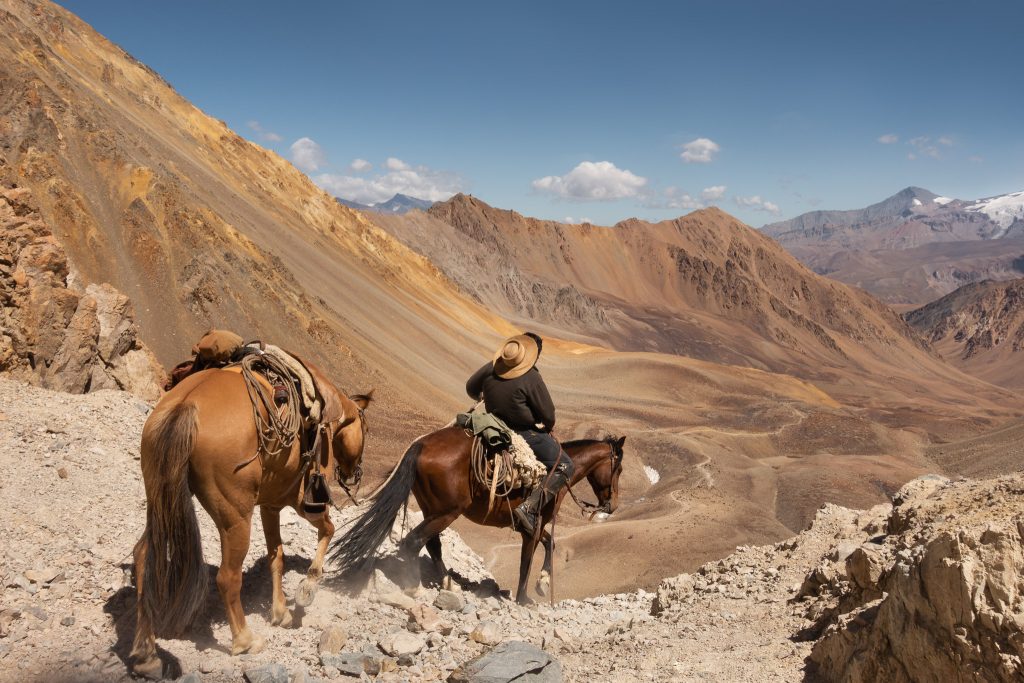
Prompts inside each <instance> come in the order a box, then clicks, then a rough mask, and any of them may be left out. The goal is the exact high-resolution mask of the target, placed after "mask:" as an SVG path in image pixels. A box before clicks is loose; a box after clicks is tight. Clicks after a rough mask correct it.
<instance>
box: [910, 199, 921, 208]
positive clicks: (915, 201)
mask: <svg viewBox="0 0 1024 683" xmlns="http://www.w3.org/2000/svg"><path fill="white" fill-rule="evenodd" d="M910 203H911V204H912V205H913V206H921V200H920V199H918V198H917V197H914V201H912V202H910Z"/></svg>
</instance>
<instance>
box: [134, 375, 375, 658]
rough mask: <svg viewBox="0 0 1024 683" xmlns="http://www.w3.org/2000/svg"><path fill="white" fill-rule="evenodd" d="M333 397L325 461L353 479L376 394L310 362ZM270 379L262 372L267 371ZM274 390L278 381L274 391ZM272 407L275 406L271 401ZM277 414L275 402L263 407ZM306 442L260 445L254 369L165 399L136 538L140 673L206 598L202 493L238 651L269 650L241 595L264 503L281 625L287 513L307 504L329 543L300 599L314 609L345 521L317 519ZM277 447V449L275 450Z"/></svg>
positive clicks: (146, 465) (151, 440) (155, 421)
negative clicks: (250, 377)
mask: <svg viewBox="0 0 1024 683" xmlns="http://www.w3.org/2000/svg"><path fill="white" fill-rule="evenodd" d="M308 368H309V370H310V373H311V374H312V375H313V377H314V379H315V380H316V382H317V386H318V389H319V390H320V393H321V395H322V399H323V402H324V405H323V411H322V414H323V422H324V423H325V425H324V427H323V430H324V431H322V432H321V440H320V442H319V443H320V446H321V448H320V452H319V453H316V454H314V457H316V458H319V461H320V463H321V465H322V468H323V471H325V472H326V473H328V474H330V473H334V476H336V477H337V479H338V480H339V482H340V483H341V484H342V485H348V484H349V483H353V482H354V481H355V480H357V479H358V477H359V476H360V473H361V470H360V462H361V460H362V455H363V443H364V437H365V434H366V429H367V428H366V420H365V418H364V415H363V410H364V409H365V408H366V406H367V405H368V404H369V402H370V400H371V395H372V393H373V392H370V394H367V395H357V396H351V397H348V396H345V395H343V394H341V393H340V392H339V391H338V390H337V389H336V388H335V387H334V386H333V385H332V384H331V383H330V382H328V381H327V380H326V379H325V377H324V376H323V374H322V373H321V372H320V371H319V370H318V369H316V368H314V367H312V366H308ZM259 379H260V383H261V385H263V384H264V380H263V378H262V377H260V378H259ZM263 388H264V390H268V391H270V392H271V394H272V391H273V390H272V388H271V387H270V385H269V383H267V384H265V386H263ZM271 405H272V404H271ZM258 409H259V410H260V412H261V416H262V418H263V419H264V420H266V419H267V417H268V416H267V414H266V409H265V408H264V406H262V405H261V406H259V408H258ZM300 441H301V439H295V441H294V442H293V443H292V445H291V447H290V448H285V449H280V452H279V453H277V454H276V455H274V456H270V455H268V454H266V453H263V452H262V451H260V449H259V439H258V435H257V427H256V424H255V420H254V415H253V406H252V403H251V402H250V398H249V394H248V391H247V389H246V384H245V380H244V379H243V377H242V374H241V373H240V372H238V371H237V370H235V369H232V368H226V369H212V370H204V371H202V372H198V373H196V374H195V375H192V376H189V377H187V378H185V379H184V380H182V381H181V383H180V384H178V385H177V386H175V387H174V388H173V389H172V390H171V391H169V392H168V393H167V394H165V395H164V396H163V398H161V399H160V401H159V403H157V405H156V408H155V409H154V410H153V413H152V414H151V415H150V416H149V419H147V420H146V424H145V427H144V428H143V431H142V476H143V480H144V481H145V486H146V530H145V532H144V533H143V535H142V538H140V539H139V542H138V543H137V544H136V545H135V580H136V586H137V592H138V605H137V620H136V627H135V639H134V642H133V645H132V651H131V659H132V662H133V667H132V669H133V671H134V672H135V673H136V674H138V675H143V676H147V677H159V676H160V675H161V674H162V662H161V660H160V658H159V656H158V655H157V651H156V634H160V635H161V636H165V635H166V636H170V635H177V634H180V633H181V632H182V631H184V630H185V628H186V627H188V626H189V625H190V624H191V623H192V621H193V620H194V618H195V617H196V615H197V614H198V613H199V611H200V610H201V609H202V607H203V605H204V603H205V602H206V596H207V582H208V573H207V568H206V562H205V560H204V559H203V548H202V544H201V540H200V537H199V522H198V519H197V518H196V514H195V508H194V507H193V504H192V496H193V495H195V497H196V498H197V499H198V500H199V502H200V504H201V505H202V506H203V508H205V509H206V511H207V512H208V513H209V515H210V517H211V518H212V519H213V521H214V523H215V524H216V525H217V530H218V531H219V532H220V545H221V558H222V559H221V565H220V569H219V570H218V572H217V588H218V590H219V592H220V595H221V598H222V599H223V600H224V607H225V609H226V611H227V618H228V623H229V625H230V627H231V654H233V655H237V654H241V653H243V652H257V651H259V650H260V649H261V648H262V647H263V639H262V638H260V637H258V636H256V635H254V634H253V633H252V631H250V630H249V628H248V626H247V625H246V622H245V613H244V612H243V611H242V603H241V600H240V594H241V588H242V563H243V561H244V560H245V556H246V553H247V552H248V550H249V534H250V529H251V525H252V512H253V508H254V507H255V506H257V505H259V506H260V516H261V518H262V521H263V531H264V534H265V535H266V539H267V559H268V562H269V564H270V573H271V577H272V581H273V602H272V610H271V623H273V624H275V625H281V626H288V625H289V624H290V623H291V620H292V615H291V613H290V612H289V611H288V608H287V605H286V603H285V597H284V592H283V591H282V589H281V576H282V574H283V572H284V549H283V546H282V544H281V532H280V526H279V522H280V512H281V509H282V508H284V507H286V506H287V507H292V508H295V509H296V511H297V512H298V513H299V514H300V515H302V516H304V517H306V519H308V521H309V522H310V523H312V524H313V526H315V527H316V529H317V531H318V532H319V533H318V539H319V542H318V544H317V552H316V556H315V558H314V560H313V562H312V565H311V566H310V568H309V575H308V577H307V578H306V579H305V580H304V581H303V583H302V585H301V586H300V590H299V592H300V595H299V596H298V597H297V598H296V602H297V603H298V604H300V605H307V604H309V602H310V601H312V598H313V595H314V593H315V592H316V587H317V582H318V581H319V579H320V576H321V575H322V571H323V562H324V554H325V552H326V550H327V544H328V543H329V541H330V540H331V537H332V536H333V535H334V525H333V524H331V520H330V518H329V517H328V514H327V512H326V510H325V511H324V512H323V513H322V514H319V515H309V516H306V515H305V514H304V513H303V508H302V505H301V503H302V499H303V488H304V481H303V480H304V477H303V467H302V464H301V463H302V457H301V456H302V454H301V452H300V450H301V444H300ZM270 450H271V451H273V450H277V449H275V448H274V447H273V445H271V446H270Z"/></svg>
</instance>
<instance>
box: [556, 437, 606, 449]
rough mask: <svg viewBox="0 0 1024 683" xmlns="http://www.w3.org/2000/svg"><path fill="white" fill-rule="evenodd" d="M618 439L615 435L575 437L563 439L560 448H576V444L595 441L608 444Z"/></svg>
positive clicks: (583, 444)
mask: <svg viewBox="0 0 1024 683" xmlns="http://www.w3.org/2000/svg"><path fill="white" fill-rule="evenodd" d="M618 440H619V437H617V436H606V437H604V438H603V439H575V440H573V441H563V442H562V448H576V447H578V446H591V445H593V444H597V443H606V444H608V445H609V446H610V445H612V444H613V443H615V442H616V441H618Z"/></svg>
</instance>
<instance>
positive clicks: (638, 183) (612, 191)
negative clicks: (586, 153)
mask: <svg viewBox="0 0 1024 683" xmlns="http://www.w3.org/2000/svg"><path fill="white" fill-rule="evenodd" d="M646 184H647V179H646V178H642V177H640V176H638V175H636V174H634V173H632V172H630V171H627V170H625V169H621V168H617V167H616V166H615V164H613V163H612V162H610V161H596V162H594V161H583V162H581V163H580V164H579V165H578V166H576V168H574V169H572V170H571V171H569V172H568V173H566V174H565V175H563V176H551V175H549V176H545V177H543V178H538V179H537V180H534V181H533V183H532V185H533V188H534V189H535V190H538V191H540V192H546V193H549V194H553V195H556V196H558V197H562V198H564V199H572V200H576V201H611V200H615V199H625V198H627V197H635V196H637V194H638V193H639V192H640V190H641V189H642V188H643V186H644V185H646Z"/></svg>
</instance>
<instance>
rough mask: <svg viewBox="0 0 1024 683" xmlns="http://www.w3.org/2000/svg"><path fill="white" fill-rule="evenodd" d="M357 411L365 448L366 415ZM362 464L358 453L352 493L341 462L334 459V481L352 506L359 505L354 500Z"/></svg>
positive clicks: (357, 492) (353, 473)
mask: <svg viewBox="0 0 1024 683" xmlns="http://www.w3.org/2000/svg"><path fill="white" fill-rule="evenodd" d="M357 410H358V411H359V428H360V430H361V431H362V435H363V444H362V446H363V448H365V447H366V434H367V433H368V432H369V431H370V430H369V428H368V427H367V426H366V413H365V411H364V410H363V409H362V408H357ZM332 439H333V436H332ZM362 463H363V454H362V452H360V453H359V462H357V463H356V466H355V469H354V470H353V472H352V481H353V484H352V486H353V487H354V488H355V491H354V492H353V491H352V490H351V489H350V488H349V484H347V483H346V482H345V475H344V474H343V473H342V471H341V460H340V459H339V458H335V460H334V480H335V481H336V482H338V486H340V487H341V490H342V491H344V492H345V495H346V496H348V499H349V500H350V501H352V504H353V505H358V504H359V502H358V501H357V500H356V495H358V494H359V487H360V486H361V485H362V483H363V464H362ZM334 507H335V508H337V507H338V506H337V505H335V506H334Z"/></svg>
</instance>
